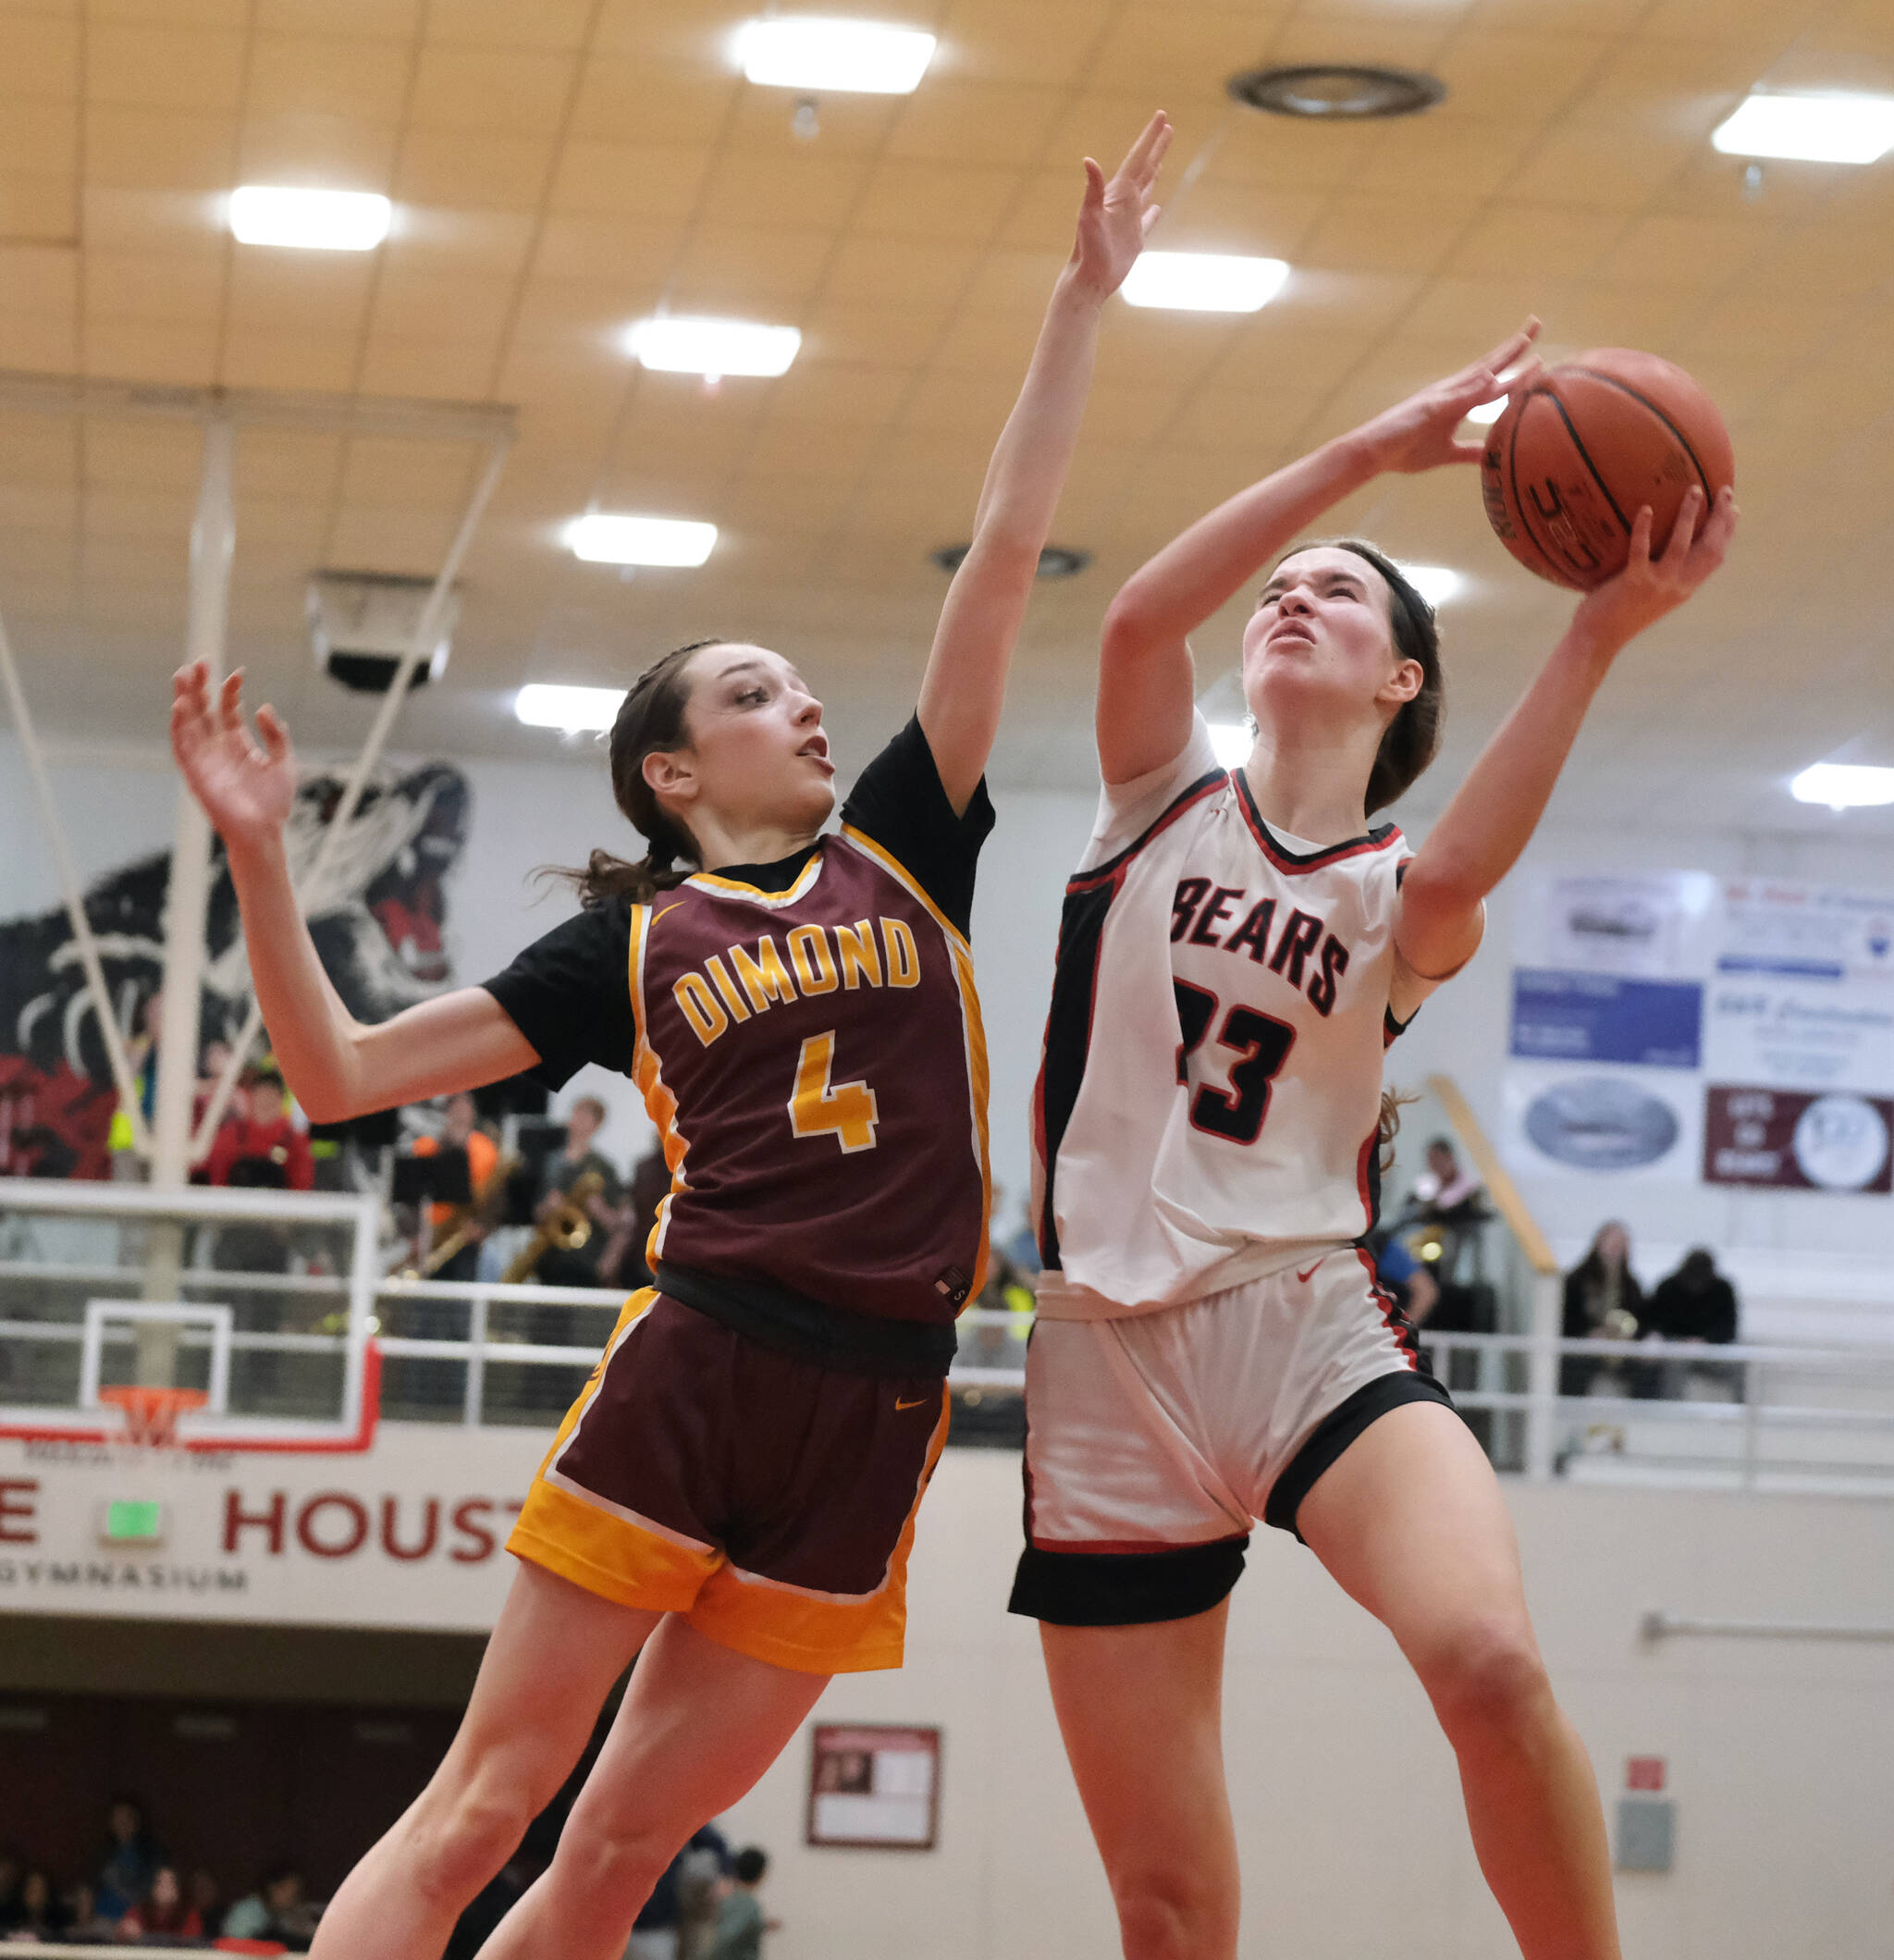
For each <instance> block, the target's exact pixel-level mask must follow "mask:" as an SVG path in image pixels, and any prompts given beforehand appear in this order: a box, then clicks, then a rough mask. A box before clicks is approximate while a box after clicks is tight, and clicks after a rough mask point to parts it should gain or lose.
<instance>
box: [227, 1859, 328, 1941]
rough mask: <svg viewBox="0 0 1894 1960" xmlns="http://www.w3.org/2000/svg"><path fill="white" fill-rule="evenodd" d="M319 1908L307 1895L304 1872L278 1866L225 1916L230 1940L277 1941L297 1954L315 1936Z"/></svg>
mask: <svg viewBox="0 0 1894 1960" xmlns="http://www.w3.org/2000/svg"><path fill="white" fill-rule="evenodd" d="M317 1917H319V1915H318V1913H317V1910H316V1908H315V1907H314V1905H311V1904H310V1902H309V1901H308V1899H307V1898H305V1897H304V1896H303V1880H302V1874H301V1872H300V1871H298V1870H297V1868H295V1866H293V1865H278V1866H277V1868H275V1869H274V1870H273V1871H271V1872H270V1873H269V1874H268V1875H267V1876H266V1877H265V1878H264V1881H263V1884H262V1886H261V1887H260V1888H259V1889H258V1890H257V1891H255V1892H252V1893H251V1894H250V1896H249V1897H248V1898H244V1899H239V1900H238V1902H237V1903H236V1905H233V1906H232V1907H231V1908H230V1910H229V1911H228V1912H227V1913H226V1914H225V1915H224V1934H223V1936H224V1938H225V1939H227V1940H275V1941H277V1942H280V1943H281V1944H282V1945H284V1946H287V1947H289V1948H291V1949H292V1950H293V1951H295V1952H297V1953H301V1952H303V1951H305V1950H306V1949H307V1947H308V1945H309V1942H311V1941H312V1940H313V1939H314V1937H315V1922H316V1919H317Z"/></svg>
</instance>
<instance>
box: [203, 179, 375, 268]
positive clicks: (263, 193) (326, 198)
mask: <svg viewBox="0 0 1894 1960" xmlns="http://www.w3.org/2000/svg"><path fill="white" fill-rule="evenodd" d="M393 214H394V206H393V205H392V204H390V203H388V201H387V198H385V197H382V196H379V195H377V194H376V193H375V191H301V190H295V189H292V188H289V187H288V186H285V185H281V184H245V185H243V186H242V187H241V188H240V190H236V191H231V193H230V229H231V231H232V232H234V233H235V234H236V237H237V240H238V242H239V243H240V244H244V245H294V246H298V247H301V249H302V250H304V251H307V252H373V251H374V250H375V247H376V246H377V245H379V244H380V243H381V241H382V240H383V239H385V238H387V235H388V220H389V218H390V217H391V216H393Z"/></svg>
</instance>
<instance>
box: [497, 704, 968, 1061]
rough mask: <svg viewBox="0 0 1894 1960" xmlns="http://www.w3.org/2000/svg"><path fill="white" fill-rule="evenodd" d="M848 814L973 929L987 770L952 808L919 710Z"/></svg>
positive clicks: (848, 820)
mask: <svg viewBox="0 0 1894 1960" xmlns="http://www.w3.org/2000/svg"><path fill="white" fill-rule="evenodd" d="M842 822H843V823H845V824H847V825H849V826H850V827H851V828H852V829H855V830H857V831H860V832H862V833H863V835H865V836H867V837H872V838H873V839H874V841H875V842H876V843H877V844H879V845H880V846H881V848H882V849H883V850H885V851H887V852H889V853H891V854H892V856H893V857H896V858H898V859H899V860H900V862H901V864H902V867H903V869H905V870H906V871H908V872H909V873H910V874H911V875H912V876H913V877H914V879H915V880H916V881H917V882H918V883H919V885H920V887H921V889H922V890H923V891H924V892H925V893H926V894H928V896H929V898H931V899H932V900H933V902H934V903H935V904H936V905H937V906H940V908H941V911H942V912H944V913H945V914H946V915H947V917H948V918H950V919H952V920H953V924H954V925H955V926H956V927H957V928H958V929H959V931H961V932H962V933H963V934H967V933H969V932H970V931H971V923H972V918H973V886H974V872H975V870H976V869H977V867H978V863H979V855H980V846H981V845H982V844H984V843H985V842H986V841H987V837H988V834H989V832H990V831H991V830H992V828H993V805H992V799H991V798H990V796H989V795H987V783H986V779H985V777H982V778H981V779H980V782H979V785H978V788H977V789H976V790H975V791H974V793H973V799H972V801H971V802H969V803H968V805H967V806H966V811H965V815H964V816H959V817H956V816H955V815H954V814H953V804H951V803H950V802H949V801H948V800H947V792H946V791H945V790H944V789H943V788H941V771H940V770H938V769H937V768H936V767H935V766H934V752H933V750H932V749H931V748H929V746H928V738H927V736H926V735H925V734H923V733H921V724H920V718H919V716H918V715H916V716H915V717H914V718H913V719H912V720H910V721H909V722H908V724H907V726H906V727H905V728H904V729H903V730H902V731H901V733H899V734H898V735H896V736H895V737H894V739H893V741H892V742H891V743H889V745H888V746H887V747H886V748H884V749H883V750H882V751H881V753H880V754H879V756H877V757H876V758H875V759H874V760H873V761H872V762H870V763H869V764H868V766H867V769H865V770H863V771H862V772H861V774H860V776H859V777H858V778H857V779H856V781H855V787H854V788H853V789H852V790H850V791H849V793H848V801H847V802H846V803H844V804H843V805H842ZM529 1039H530V1037H529Z"/></svg>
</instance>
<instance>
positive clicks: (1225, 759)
mask: <svg viewBox="0 0 1894 1960" xmlns="http://www.w3.org/2000/svg"><path fill="white" fill-rule="evenodd" d="M1210 746H1211V747H1212V748H1213V749H1214V750H1215V751H1216V757H1217V763H1218V766H1219V767H1220V768H1223V769H1241V768H1242V766H1243V765H1244V763H1246V762H1247V761H1248V759H1249V751H1250V750H1251V749H1252V748H1254V747H1255V746H1256V731H1255V730H1254V729H1253V728H1251V727H1250V725H1249V724H1248V721H1212V722H1211V724H1210Z"/></svg>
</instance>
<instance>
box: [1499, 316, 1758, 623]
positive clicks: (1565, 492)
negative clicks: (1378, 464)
mask: <svg viewBox="0 0 1894 1960" xmlns="http://www.w3.org/2000/svg"><path fill="white" fill-rule="evenodd" d="M1735 477H1736V458H1735V455H1734V454H1733V452H1732V451H1731V450H1730V446H1729V432H1728V429H1726V428H1725V427H1724V426H1723V417H1722V416H1721V415H1719V414H1718V413H1716V403H1715V402H1714V401H1711V400H1710V398H1709V396H1708V395H1706V394H1705V393H1704V392H1703V389H1702V388H1699V387H1698V386H1697V384H1696V383H1695V382H1694V381H1692V380H1691V377H1690V376H1688V375H1687V374H1685V373H1684V371H1683V369H1682V368H1680V367H1677V366H1675V365H1673V364H1671V363H1670V362H1668V361H1660V360H1659V359H1658V358H1657V356H1656V355H1655V354H1643V353H1639V352H1637V351H1635V350H1633V349H1631V348H1627V347H1601V348H1595V349H1593V351H1592V352H1590V353H1588V354H1580V356H1579V357H1578V359H1577V360H1576V361H1568V362H1566V363H1564V364H1562V365H1560V366H1558V367H1554V368H1549V369H1547V371H1546V373H1545V375H1544V376H1543V378H1542V379H1540V380H1539V381H1538V382H1536V383H1535V384H1534V385H1533V386H1532V387H1531V388H1528V389H1527V390H1526V391H1525V392H1524V393H1523V394H1516V395H1514V396H1513V398H1512V399H1511V400H1510V401H1508V402H1507V406H1506V413H1504V414H1503V415H1501V417H1500V418H1499V420H1498V421H1497V422H1495V423H1494V425H1493V428H1492V431H1491V433H1490V434H1489V435H1488V437H1487V438H1486V450H1485V454H1484V455H1483V456H1482V458H1481V462H1480V487H1481V494H1482V496H1483V497H1484V499H1485V501H1486V518H1487V522H1488V523H1489V524H1492V526H1493V528H1494V531H1495V532H1496V533H1497V534H1498V536H1499V541H1500V542H1501V544H1503V545H1504V546H1505V547H1506V548H1507V550H1508V551H1510V552H1511V553H1512V555H1513V556H1514V557H1515V558H1516V559H1518V560H1519V562H1520V563H1521V564H1522V565H1524V566H1525V568H1526V569H1527V571H1529V572H1536V573H1538V574H1539V576H1540V577H1541V578H1549V579H1551V580H1552V581H1553V582H1554V583H1555V584H1556V585H1560V586H1576V587H1577V588H1578V589H1579V590H1580V591H1581V592H1588V591H1590V590H1591V588H1592V587H1593V586H1602V585H1603V584H1604V583H1605V580H1606V579H1608V578H1612V577H1615V576H1616V575H1617V573H1619V572H1621V571H1623V570H1624V565H1625V560H1626V559H1627V558H1628V557H1629V555H1630V535H1631V524H1632V523H1633V522H1634V521H1635V519H1636V517H1637V514H1638V511H1639V509H1640V507H1641V506H1642V505H1644V504H1649V505H1650V506H1651V555H1652V556H1653V557H1655V556H1656V555H1657V554H1658V553H1659V552H1660V551H1662V550H1663V549H1664V547H1665V545H1666V542H1667V541H1668V539H1669V536H1670V527H1671V525H1672V524H1675V523H1676V521H1677V513H1678V509H1679V505H1681V503H1682V502H1683V499H1684V493H1685V492H1686V491H1687V490H1689V488H1690V487H1691V485H1692V484H1697V485H1699V486H1701V487H1702V489H1703V496H1704V499H1705V500H1706V505H1707V502H1708V500H1709V499H1714V498H1715V497H1716V493H1717V491H1718V490H1720V489H1722V488H1723V487H1724V486H1725V485H1726V484H1728V483H1732V482H1734V481H1735Z"/></svg>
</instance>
